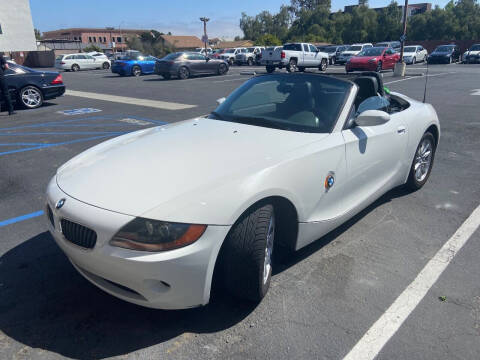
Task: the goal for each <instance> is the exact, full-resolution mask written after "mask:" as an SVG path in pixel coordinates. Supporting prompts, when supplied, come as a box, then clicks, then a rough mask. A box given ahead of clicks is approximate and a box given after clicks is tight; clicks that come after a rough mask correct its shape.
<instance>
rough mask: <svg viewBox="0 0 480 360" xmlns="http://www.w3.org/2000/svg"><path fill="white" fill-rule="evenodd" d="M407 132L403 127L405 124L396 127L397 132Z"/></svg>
mask: <svg viewBox="0 0 480 360" xmlns="http://www.w3.org/2000/svg"><path fill="white" fill-rule="evenodd" d="M406 132H407V129H406V128H405V126H399V127H398V128H397V133H398V134H405V133H406Z"/></svg>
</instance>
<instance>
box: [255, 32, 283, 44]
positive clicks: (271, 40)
mask: <svg viewBox="0 0 480 360" xmlns="http://www.w3.org/2000/svg"><path fill="white" fill-rule="evenodd" d="M255 45H265V46H278V45H282V42H281V41H280V39H279V38H277V37H276V36H275V35H272V34H264V35H262V36H260V37H259V38H258V39H257V40H256V41H255Z"/></svg>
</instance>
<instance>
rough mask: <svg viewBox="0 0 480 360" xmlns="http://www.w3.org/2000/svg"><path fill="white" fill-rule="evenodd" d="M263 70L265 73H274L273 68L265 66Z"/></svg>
mask: <svg viewBox="0 0 480 360" xmlns="http://www.w3.org/2000/svg"><path fill="white" fill-rule="evenodd" d="M265 69H266V70H267V73H269V74H271V73H273V72H274V71H275V66H269V65H268V66H266V67H265Z"/></svg>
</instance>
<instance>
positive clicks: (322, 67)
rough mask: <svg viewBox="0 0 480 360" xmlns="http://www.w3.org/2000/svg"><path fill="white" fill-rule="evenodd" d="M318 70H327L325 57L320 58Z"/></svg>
mask: <svg viewBox="0 0 480 360" xmlns="http://www.w3.org/2000/svg"><path fill="white" fill-rule="evenodd" d="M318 70H320V71H321V72H325V71H327V59H322V61H321V62H320V66H319V68H318Z"/></svg>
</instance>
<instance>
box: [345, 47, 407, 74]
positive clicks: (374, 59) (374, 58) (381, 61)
mask: <svg viewBox="0 0 480 360" xmlns="http://www.w3.org/2000/svg"><path fill="white" fill-rule="evenodd" d="M399 60H400V54H399V53H396V52H395V50H393V49H392V48H389V47H387V48H385V47H371V48H366V49H364V50H363V51H361V52H360V53H359V54H358V55H355V56H352V57H351V58H350V59H349V60H348V61H347V63H346V65H345V70H346V71H347V73H349V72H351V71H357V70H358V71H377V72H380V71H381V70H388V69H392V70H393V68H394V67H395V63H397V62H398V61H399Z"/></svg>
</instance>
